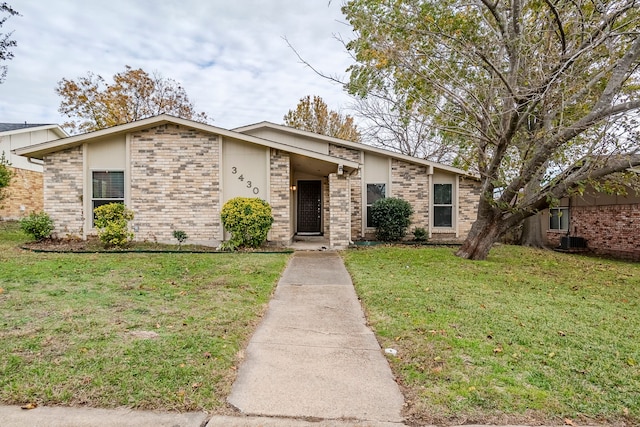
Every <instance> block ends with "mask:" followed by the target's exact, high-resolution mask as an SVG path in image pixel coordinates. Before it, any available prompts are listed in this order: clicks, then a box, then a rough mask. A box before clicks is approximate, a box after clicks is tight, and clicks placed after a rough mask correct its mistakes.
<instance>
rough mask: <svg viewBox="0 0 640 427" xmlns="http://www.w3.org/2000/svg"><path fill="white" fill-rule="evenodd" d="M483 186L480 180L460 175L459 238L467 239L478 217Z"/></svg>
mask: <svg viewBox="0 0 640 427" xmlns="http://www.w3.org/2000/svg"><path fill="white" fill-rule="evenodd" d="M481 193H482V187H481V184H480V181H478V180H475V179H470V178H465V177H462V176H461V177H459V181H458V238H459V239H465V238H466V237H467V235H468V234H469V231H471V226H472V225H473V223H474V222H475V220H476V219H477V218H478V204H479V203H480V194H481Z"/></svg>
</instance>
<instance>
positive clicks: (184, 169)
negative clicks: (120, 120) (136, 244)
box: [129, 125, 222, 244]
mask: <svg viewBox="0 0 640 427" xmlns="http://www.w3.org/2000/svg"><path fill="white" fill-rule="evenodd" d="M219 152H220V140H219V138H218V137H217V136H216V135H210V134H205V133H202V132H199V131H196V130H194V129H190V128H188V127H183V126H178V125H162V126H158V127H155V128H152V129H147V130H143V131H139V132H135V133H133V134H132V135H131V178H130V179H131V196H130V200H131V202H130V206H129V208H130V209H132V210H133V211H134V214H135V218H134V220H133V221H132V222H131V223H132V225H135V227H136V228H137V231H136V232H135V240H154V241H159V242H175V239H174V238H173V231H174V230H183V231H185V232H186V233H187V235H188V236H189V240H188V242H201V243H208V244H216V243H217V242H219V241H220V240H222V235H221V228H220V208H221V207H220V202H219V200H220V168H219V162H220V157H219Z"/></svg>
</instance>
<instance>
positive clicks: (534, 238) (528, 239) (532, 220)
mask: <svg viewBox="0 0 640 427" xmlns="http://www.w3.org/2000/svg"><path fill="white" fill-rule="evenodd" d="M520 244H521V245H522V246H529V247H532V248H544V247H545V244H544V239H543V238H542V226H541V225H540V217H539V216H538V215H532V216H530V217H527V218H525V219H524V221H523V222H522V239H521V240H520Z"/></svg>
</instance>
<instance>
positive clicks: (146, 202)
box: [15, 115, 480, 248]
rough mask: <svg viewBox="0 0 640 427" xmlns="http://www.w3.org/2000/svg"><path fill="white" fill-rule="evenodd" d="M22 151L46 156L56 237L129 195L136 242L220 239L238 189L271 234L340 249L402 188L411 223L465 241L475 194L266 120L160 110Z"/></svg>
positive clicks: (366, 149) (368, 229)
mask: <svg viewBox="0 0 640 427" xmlns="http://www.w3.org/2000/svg"><path fill="white" fill-rule="evenodd" d="M15 152H16V153H17V154H19V155H22V156H28V157H31V158H37V159H42V160H43V161H44V165H45V167H44V176H45V178H44V197H45V206H44V208H45V211H46V212H48V213H49V214H50V215H51V217H52V218H53V220H54V221H55V226H56V229H55V233H56V234H57V235H58V236H59V237H64V236H79V237H82V238H86V237H87V236H88V235H92V234H94V233H95V229H94V227H93V215H92V214H91V212H92V211H93V209H94V208H95V207H97V206H100V205H102V204H105V203H110V202H124V203H125V204H126V205H127V206H128V207H129V208H130V209H131V210H133V211H134V214H135V219H134V220H133V221H132V228H133V231H134V233H135V239H136V240H156V241H160V242H170V241H172V240H173V238H172V233H173V230H183V231H185V232H186V233H187V234H188V235H189V239H190V241H191V242H199V243H204V244H210V245H217V244H218V243H219V242H220V241H222V240H224V239H225V233H224V230H223V227H222V224H221V220H220V210H221V208H222V206H223V204H224V203H225V202H226V201H227V200H229V199H231V198H234V197H237V196H243V197H260V198H262V199H264V200H266V201H267V202H268V203H269V204H270V205H271V207H272V212H273V217H274V223H273V226H272V228H271V231H270V233H269V237H268V239H269V241H270V242H271V243H274V244H282V245H287V244H289V243H291V241H292V239H293V238H294V236H295V235H296V234H310V235H320V234H322V235H324V236H325V237H326V238H327V239H328V242H329V245H330V247H332V248H343V247H346V246H347V245H348V244H349V243H350V242H351V241H354V240H361V239H369V238H373V233H374V231H375V229H374V228H373V227H372V226H371V225H372V224H371V223H370V219H369V218H368V212H369V207H370V206H371V204H372V203H373V202H374V201H375V200H377V199H378V198H380V197H399V198H402V199H405V200H407V201H409V202H410V203H411V204H412V205H413V208H414V211H415V213H414V214H413V217H412V226H411V230H412V229H413V228H415V227H423V228H424V229H425V230H427V231H428V233H429V236H430V237H431V238H433V239H437V238H441V239H448V240H461V239H463V238H464V237H466V235H467V233H468V231H469V229H470V228H471V224H472V223H473V221H474V220H475V217H476V212H477V203H478V198H479V192H480V185H479V181H478V180H477V179H476V178H474V177H473V176H470V175H469V174H467V173H466V172H464V171H462V170H459V169H456V168H452V167H449V166H444V165H440V164H437V163H433V162H429V161H426V160H421V159H417V158H413V157H409V156H405V155H402V154H397V153H392V152H389V151H385V150H381V149H378V148H374V147H370V146H367V145H363V144H359V143H354V142H349V141H344V140H341V139H337V138H332V137H328V136H323V135H318V134H314V133H311V132H306V131H301V130H297V129H293V128H289V127H285V126H281V125H276V124H272V123H266V122H263V123H258V124H255V125H251V126H246V127H242V128H238V129H234V130H226V129H222V128H219V127H215V126H210V125H207V124H203V123H197V122H193V121H190V120H184V119H179V118H176V117H172V116H168V115H161V116H157V117H152V118H148V119H144V120H140V121H137V122H133V123H128V124H125V125H120V126H115V127H112V128H109V129H104V130H100V131H96V132H91V133H88V134H83V135H76V136H72V137H69V138H65V139H62V140H59V141H53V142H47V143H43V144H39V145H36V146H31V147H26V148H21V149H18V150H15ZM227 237H228V236H227Z"/></svg>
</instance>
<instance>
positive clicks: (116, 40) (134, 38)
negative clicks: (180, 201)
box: [0, 0, 352, 128]
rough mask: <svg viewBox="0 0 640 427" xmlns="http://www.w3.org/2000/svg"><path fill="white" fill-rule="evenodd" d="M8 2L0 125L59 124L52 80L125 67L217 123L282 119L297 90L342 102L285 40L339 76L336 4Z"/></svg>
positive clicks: (343, 61)
mask: <svg viewBox="0 0 640 427" xmlns="http://www.w3.org/2000/svg"><path fill="white" fill-rule="evenodd" d="M3 1H5V0H3ZM6 1H7V3H8V4H9V5H11V6H12V7H13V8H14V9H16V10H17V11H18V12H19V13H20V14H21V15H22V16H14V17H12V18H10V19H9V20H8V21H7V22H6V23H5V24H4V25H3V27H2V28H1V29H0V31H2V32H7V31H14V33H13V38H14V39H15V40H16V41H17V42H18V46H17V47H16V48H14V49H13V52H14V54H15V58H14V59H13V60H11V61H8V62H6V65H8V67H9V69H8V75H7V78H6V80H5V82H4V83H2V84H0V122H17V123H22V122H25V121H27V122H30V123H59V124H61V123H62V122H64V121H65V118H64V117H62V116H61V115H60V114H59V113H58V106H59V104H60V97H59V96H58V95H56V94H55V92H54V89H55V87H56V86H57V82H58V81H59V80H61V79H62V78H67V79H76V78H78V77H80V76H84V75H86V74H87V72H88V71H92V72H94V73H96V74H100V75H101V76H102V77H104V78H105V79H107V80H108V81H111V76H113V75H114V74H115V73H117V72H120V71H123V70H124V68H125V65H130V66H132V67H133V68H142V69H144V70H145V71H147V72H149V73H152V72H154V71H157V72H159V73H160V74H161V75H162V76H163V77H167V78H172V79H175V80H177V81H178V82H180V83H182V84H183V85H184V87H185V89H186V90H187V93H188V95H189V97H190V99H191V101H192V102H193V103H194V104H195V106H196V109H197V110H198V111H204V112H205V113H207V114H208V115H209V117H212V118H213V119H214V122H213V124H214V125H216V126H220V127H223V128H234V127H237V126H242V125H246V124H251V123H256V122H260V121H263V120H268V121H271V122H275V123H282V118H283V116H284V114H285V113H286V112H287V111H288V110H289V109H292V108H294V107H295V106H296V104H297V103H298V101H299V99H300V98H302V97H303V96H305V95H320V96H321V97H322V98H323V99H324V100H325V102H326V103H327V104H328V105H329V107H330V108H331V109H334V110H338V109H341V108H345V107H347V105H348V104H349V97H348V96H347V95H346V94H345V93H344V92H343V90H342V88H341V87H340V86H339V85H336V84H333V83H331V82H329V81H327V80H325V79H323V78H321V77H319V76H318V75H316V74H315V73H314V72H313V71H311V70H310V69H309V68H307V67H306V66H305V65H303V64H302V63H300V61H299V60H298V58H297V57H296V55H295V53H294V52H293V51H292V50H291V49H290V48H289V47H288V46H287V44H286V42H285V41H284V40H283V37H286V38H287V39H288V40H289V42H290V43H291V44H292V45H293V46H294V47H295V48H296V49H297V50H298V51H299V52H300V54H301V55H302V56H303V57H304V58H305V59H307V60H308V61H309V62H310V63H311V64H313V65H314V66H315V67H317V68H318V69H320V70H321V71H323V72H324V73H327V74H330V75H336V76H339V77H341V78H344V77H345V75H346V73H345V70H346V68H347V67H348V66H349V65H350V63H351V60H350V58H349V55H348V54H347V53H346V52H345V49H344V47H343V46H342V45H341V44H340V42H338V41H337V40H336V39H335V37H334V36H335V35H340V36H341V37H342V38H344V39H349V38H351V35H352V32H351V28H350V27H349V26H348V25H346V24H345V21H344V19H343V16H342V14H341V12H340V6H341V4H342V0H332V1H329V0H235V1H234V0H46V1H42V0H6Z"/></svg>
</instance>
